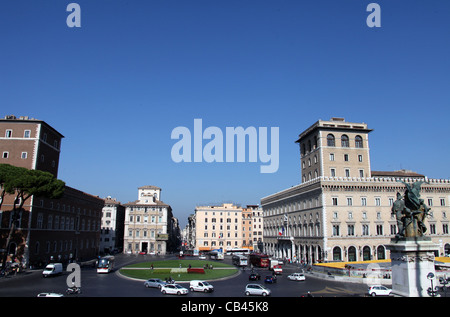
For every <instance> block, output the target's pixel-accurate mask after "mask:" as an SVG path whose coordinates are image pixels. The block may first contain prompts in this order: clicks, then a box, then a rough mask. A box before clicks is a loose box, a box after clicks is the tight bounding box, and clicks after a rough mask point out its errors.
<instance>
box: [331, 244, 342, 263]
mask: <svg viewBox="0 0 450 317" xmlns="http://www.w3.org/2000/svg"><path fill="white" fill-rule="evenodd" d="M333 261H342V252H341V248H340V247H334V248H333Z"/></svg>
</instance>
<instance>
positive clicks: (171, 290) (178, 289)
mask: <svg viewBox="0 0 450 317" xmlns="http://www.w3.org/2000/svg"><path fill="white" fill-rule="evenodd" d="M188 292H189V291H188V289H187V288H184V287H183V286H181V285H178V284H167V285H164V286H162V287H161V293H163V294H175V295H186V294H187V293H188Z"/></svg>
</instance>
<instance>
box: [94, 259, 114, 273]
mask: <svg viewBox="0 0 450 317" xmlns="http://www.w3.org/2000/svg"><path fill="white" fill-rule="evenodd" d="M113 269H114V257H113V256H112V255H108V256H104V257H102V258H100V259H98V262H97V273H109V272H111V271H112V270H113Z"/></svg>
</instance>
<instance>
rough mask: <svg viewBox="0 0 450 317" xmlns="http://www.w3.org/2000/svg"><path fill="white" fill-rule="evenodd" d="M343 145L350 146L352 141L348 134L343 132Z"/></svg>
mask: <svg viewBox="0 0 450 317" xmlns="http://www.w3.org/2000/svg"><path fill="white" fill-rule="evenodd" d="M341 146H342V147H349V146H350V142H349V139H348V136H347V135H346V134H343V135H342V136H341Z"/></svg>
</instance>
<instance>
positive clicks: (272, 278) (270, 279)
mask: <svg viewBox="0 0 450 317" xmlns="http://www.w3.org/2000/svg"><path fill="white" fill-rule="evenodd" d="M276 282H277V277H276V276H275V275H267V276H266V278H265V279H264V283H269V284H273V283H276Z"/></svg>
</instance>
